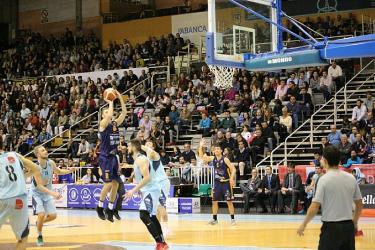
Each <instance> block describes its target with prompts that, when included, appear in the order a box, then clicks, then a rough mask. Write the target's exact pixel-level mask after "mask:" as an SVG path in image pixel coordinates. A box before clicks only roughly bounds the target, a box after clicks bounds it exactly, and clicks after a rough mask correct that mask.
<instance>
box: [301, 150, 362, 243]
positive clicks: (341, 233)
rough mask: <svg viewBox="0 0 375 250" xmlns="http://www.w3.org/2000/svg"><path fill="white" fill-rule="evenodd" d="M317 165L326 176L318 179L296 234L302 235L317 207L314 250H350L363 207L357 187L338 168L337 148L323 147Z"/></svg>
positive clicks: (349, 176) (346, 174) (349, 177)
mask: <svg viewBox="0 0 375 250" xmlns="http://www.w3.org/2000/svg"><path fill="white" fill-rule="evenodd" d="M320 162H321V165H322V166H323V167H324V168H325V169H326V170H327V173H326V174H325V175H323V176H322V177H320V178H319V182H318V185H317V189H316V193H315V197H314V198H313V200H312V204H311V206H310V208H309V210H308V211H307V215H306V217H305V220H304V221H303V223H302V225H301V226H300V227H299V228H298V230H297V233H298V234H299V235H300V236H302V235H303V232H304V231H305V228H306V225H307V224H308V223H309V222H310V221H311V220H312V218H314V216H315V215H316V214H317V213H318V211H319V207H321V208H322V222H323V226H322V228H321V233H320V240H319V247H318V249H319V250H332V249H340V250H352V249H353V250H354V249H355V232H356V229H357V227H358V219H359V216H360V214H361V211H362V206H363V204H362V195H361V192H360V190H359V186H358V184H357V182H356V180H355V179H354V177H353V176H352V175H351V174H349V173H346V172H344V171H341V170H340V169H339V168H338V165H339V163H340V151H339V150H338V149H337V148H335V147H333V146H328V147H326V148H325V149H324V152H323V157H322V159H321V161H320ZM353 201H354V203H355V208H354V213H353Z"/></svg>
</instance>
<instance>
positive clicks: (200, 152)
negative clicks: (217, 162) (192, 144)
mask: <svg viewBox="0 0 375 250" xmlns="http://www.w3.org/2000/svg"><path fill="white" fill-rule="evenodd" d="M204 144H205V141H204V139H202V140H201V141H200V143H199V148H198V155H199V157H200V158H201V159H202V160H203V161H204V162H210V161H213V160H214V157H213V156H208V155H206V154H205V153H204V152H203V147H204Z"/></svg>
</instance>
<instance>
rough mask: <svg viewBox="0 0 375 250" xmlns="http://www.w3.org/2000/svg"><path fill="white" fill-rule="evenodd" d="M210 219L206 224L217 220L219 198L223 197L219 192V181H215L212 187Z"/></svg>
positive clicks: (213, 223)
mask: <svg viewBox="0 0 375 250" xmlns="http://www.w3.org/2000/svg"><path fill="white" fill-rule="evenodd" d="M211 196H212V220H211V221H210V222H208V224H211V225H215V224H217V223H218V221H217V212H218V210H219V203H218V201H219V200H220V199H223V197H222V196H223V195H222V192H221V183H215V185H214V188H213V189H212V194H211Z"/></svg>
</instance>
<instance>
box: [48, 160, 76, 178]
mask: <svg viewBox="0 0 375 250" xmlns="http://www.w3.org/2000/svg"><path fill="white" fill-rule="evenodd" d="M51 165H52V167H53V172H54V173H55V174H57V175H64V174H71V173H73V172H75V171H77V170H78V168H76V167H73V168H70V169H61V168H59V167H57V166H56V163H55V162H54V161H51Z"/></svg>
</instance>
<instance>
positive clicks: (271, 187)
mask: <svg viewBox="0 0 375 250" xmlns="http://www.w3.org/2000/svg"><path fill="white" fill-rule="evenodd" d="M260 188H261V190H262V192H261V193H260V194H259V195H258V197H257V198H258V201H257V202H258V204H259V205H260V206H261V207H262V210H263V211H267V208H266V206H265V204H264V200H265V199H271V212H272V213H276V211H275V207H276V202H277V192H278V191H279V189H280V179H279V176H278V175H277V174H272V167H271V166H267V167H266V175H265V176H264V177H263V180H262V184H261V187H260Z"/></svg>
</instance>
